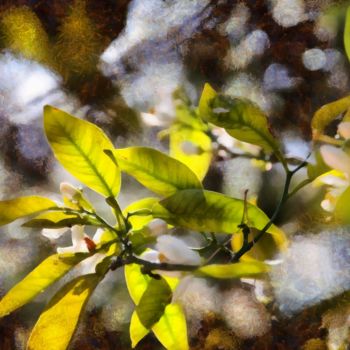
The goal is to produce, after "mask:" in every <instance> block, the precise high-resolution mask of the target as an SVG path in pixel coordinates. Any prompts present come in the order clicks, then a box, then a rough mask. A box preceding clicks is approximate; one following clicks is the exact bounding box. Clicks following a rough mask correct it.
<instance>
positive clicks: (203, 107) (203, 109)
mask: <svg viewBox="0 0 350 350" xmlns="http://www.w3.org/2000/svg"><path fill="white" fill-rule="evenodd" d="M217 95H218V94H217V92H216V91H215V90H214V89H213V88H212V87H211V86H210V84H208V83H205V85H204V88H203V92H202V95H201V98H200V99H199V105H198V112H199V115H200V116H201V118H203V119H204V120H206V119H207V118H208V117H209V116H210V115H211V102H212V100H213V99H214V98H215V97H216V96H217Z"/></svg>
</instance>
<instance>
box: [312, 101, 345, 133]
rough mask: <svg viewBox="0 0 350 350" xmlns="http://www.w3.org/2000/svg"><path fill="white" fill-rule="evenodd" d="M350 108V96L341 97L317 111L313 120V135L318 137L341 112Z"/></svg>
mask: <svg viewBox="0 0 350 350" xmlns="http://www.w3.org/2000/svg"><path fill="white" fill-rule="evenodd" d="M349 108H350V96H347V97H344V98H341V99H340V100H337V101H334V102H331V103H328V104H326V105H324V106H322V107H321V108H320V109H318V110H317V111H316V113H315V114H314V116H313V117H312V120H311V127H312V130H313V137H314V138H316V139H317V137H318V136H319V135H321V134H322V133H323V131H324V129H325V128H326V127H327V126H328V124H329V123H330V122H332V121H333V120H334V119H335V118H337V117H338V116H339V115H340V114H341V113H344V112H345V111H346V110H348V109H349Z"/></svg>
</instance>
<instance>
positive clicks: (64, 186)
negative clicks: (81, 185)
mask: <svg viewBox="0 0 350 350" xmlns="http://www.w3.org/2000/svg"><path fill="white" fill-rule="evenodd" d="M60 191H61V193H62V196H63V197H66V198H67V199H69V200H72V199H74V196H75V195H76V194H78V193H79V190H78V189H77V188H75V187H74V186H73V185H71V184H70V183H68V182H61V184H60Z"/></svg>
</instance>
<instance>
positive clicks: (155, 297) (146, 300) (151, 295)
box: [136, 278, 172, 329]
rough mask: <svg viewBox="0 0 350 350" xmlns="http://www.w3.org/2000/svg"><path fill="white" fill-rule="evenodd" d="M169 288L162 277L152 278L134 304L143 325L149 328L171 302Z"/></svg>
mask: <svg viewBox="0 0 350 350" xmlns="http://www.w3.org/2000/svg"><path fill="white" fill-rule="evenodd" d="M171 298H172V291H171V288H170V286H169V284H168V282H166V281H165V280H164V279H163V278H160V279H154V278H152V279H151V280H150V282H149V284H148V286H147V289H146V291H145V292H144V293H143V295H142V297H141V299H140V301H139V303H138V305H137V306H136V312H137V316H138V317H139V319H140V321H141V323H142V324H143V326H144V327H145V328H147V329H150V328H151V327H152V326H153V325H154V324H155V323H156V322H158V321H159V319H160V318H161V317H162V315H163V314H164V310H165V307H166V306H167V305H168V304H169V303H170V302H171Z"/></svg>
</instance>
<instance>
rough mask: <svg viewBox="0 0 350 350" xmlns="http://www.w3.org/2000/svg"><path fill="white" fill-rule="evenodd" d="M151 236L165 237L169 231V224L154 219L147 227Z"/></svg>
mask: <svg viewBox="0 0 350 350" xmlns="http://www.w3.org/2000/svg"><path fill="white" fill-rule="evenodd" d="M147 227H148V229H149V231H150V234H151V235H152V236H154V237H158V236H160V235H164V234H166V233H167V231H168V225H167V223H166V222H165V221H164V220H162V219H154V220H152V221H151V222H149V224H148V225H147Z"/></svg>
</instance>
